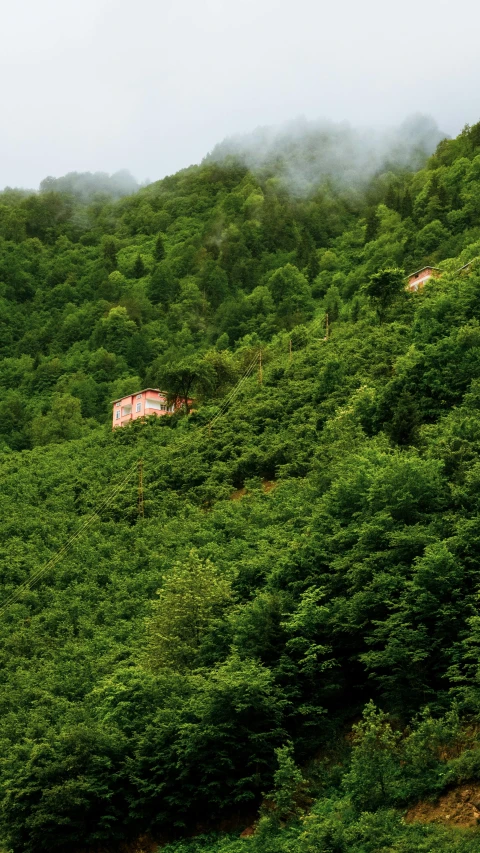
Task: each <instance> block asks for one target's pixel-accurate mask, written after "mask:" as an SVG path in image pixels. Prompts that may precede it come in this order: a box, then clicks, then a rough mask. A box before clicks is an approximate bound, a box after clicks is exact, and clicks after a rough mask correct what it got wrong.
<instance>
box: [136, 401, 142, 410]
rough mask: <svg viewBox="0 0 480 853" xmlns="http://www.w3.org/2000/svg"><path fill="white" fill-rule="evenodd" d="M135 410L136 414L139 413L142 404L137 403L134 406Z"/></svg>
mask: <svg viewBox="0 0 480 853" xmlns="http://www.w3.org/2000/svg"><path fill="white" fill-rule="evenodd" d="M135 408H136V410H137V412H139V411H140V409H141V408H142V404H141V403H137V405H136V407H135Z"/></svg>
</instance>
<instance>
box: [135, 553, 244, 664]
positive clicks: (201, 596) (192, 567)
mask: <svg viewBox="0 0 480 853" xmlns="http://www.w3.org/2000/svg"><path fill="white" fill-rule="evenodd" d="M158 596H159V598H158V600H157V601H155V602H154V604H153V607H152V616H151V617H150V619H149V621H148V627H147V634H148V660H149V664H150V666H151V667H152V669H154V670H157V669H162V668H164V667H169V668H172V669H174V670H177V671H179V672H181V671H182V670H184V669H185V668H191V667H192V666H193V665H194V663H195V660H196V657H197V655H198V653H199V650H200V647H201V642H202V638H203V636H204V634H205V632H206V631H207V630H208V628H209V626H210V625H211V623H212V620H214V619H215V618H217V619H219V618H220V617H221V615H222V612H223V611H224V610H225V608H226V607H227V606H228V604H229V603H230V599H231V590H230V584H229V582H228V580H227V579H226V578H223V577H222V576H221V575H219V573H218V571H217V570H216V569H215V566H214V565H213V564H212V563H211V562H210V560H205V561H202V560H200V559H199V557H198V553H197V552H195V551H193V550H192V551H191V552H190V554H189V555H188V558H187V561H186V562H185V563H184V564H179V563H176V564H174V565H173V566H172V568H171V569H170V571H169V573H168V575H167V576H166V578H165V582H164V585H163V587H162V588H161V589H160V590H158Z"/></svg>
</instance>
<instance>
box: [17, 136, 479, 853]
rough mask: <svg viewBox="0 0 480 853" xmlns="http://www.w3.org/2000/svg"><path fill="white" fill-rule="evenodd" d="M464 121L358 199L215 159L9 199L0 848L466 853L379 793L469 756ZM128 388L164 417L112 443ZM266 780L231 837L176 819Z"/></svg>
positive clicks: (474, 650)
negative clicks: (142, 838)
mask: <svg viewBox="0 0 480 853" xmlns="http://www.w3.org/2000/svg"><path fill="white" fill-rule="evenodd" d="M478 143H479V135H478V126H475V128H471V129H466V130H465V132H464V133H462V134H461V135H460V137H459V138H458V139H457V140H450V141H448V142H443V143H441V144H440V146H439V148H438V150H437V152H436V154H435V155H434V157H433V158H432V159H431V161H430V162H429V163H428V164H427V166H426V167H425V168H423V169H421V170H419V171H417V172H415V173H403V172H398V173H393V172H392V173H389V174H387V175H380V176H378V177H376V178H374V179H372V181H371V182H370V183H369V184H368V186H365V187H364V188H361V187H358V188H357V189H356V190H355V193H352V192H351V191H350V190H349V189H348V188H346V187H334V186H332V184H331V183H328V182H325V183H323V184H322V185H321V186H318V187H316V188H314V187H312V190H311V193H310V194H309V195H308V197H305V196H302V195H298V196H293V195H291V194H289V193H288V191H287V190H286V188H285V186H284V185H283V184H282V181H281V180H280V179H279V177H278V175H276V171H275V169H276V168H277V166H276V165H275V164H273V163H272V164H270V165H268V166H265V170H264V171H263V172H262V173H261V174H253V173H250V172H248V171H247V169H246V168H245V167H244V166H240V165H238V164H235V163H234V162H225V163H224V164H223V165H219V164H218V163H213V162H211V161H207V162H205V163H204V164H203V165H202V166H200V167H192V168H191V169H187V170H184V171H183V172H180V173H179V174H178V175H174V176H172V177H170V178H166V179H165V180H163V181H161V182H158V183H156V184H152V185H151V186H149V187H146V188H143V189H141V190H139V191H138V192H137V193H135V195H133V196H131V197H124V198H122V199H121V200H116V201H115V200H113V199H112V193H110V196H109V198H105V197H100V196H98V195H96V196H95V198H94V199H93V200H92V199H91V198H90V195H89V193H90V190H89V189H88V187H87V188H86V189H83V188H82V187H83V186H84V183H85V182H84V181H80V183H78V182H77V181H76V180H75V181H73V178H71V176H70V178H69V181H70V184H69V186H70V185H71V186H73V187H74V188H75V187H77V189H76V190H75V192H70V193H69V194H67V193H66V192H64V191H63V189H62V187H61V186H60V185H53V184H51V183H48V182H47V184H46V185H45V186H44V187H43V188H42V191H41V192H40V193H39V194H38V195H33V196H32V195H30V194H22V193H14V192H12V193H4V194H2V199H1V204H0V309H1V310H0V391H1V402H0V477H1V482H2V489H1V493H0V508H1V514H0V517H1V522H0V531H1V537H0V541H1V547H0V550H1V554H2V561H1V573H0V574H1V577H0V582H1V600H0V608H3V609H2V612H1V616H2V618H1V619H0V662H1V668H2V679H1V683H0V709H1V726H0V741H1V756H2V758H1V761H0V801H1V811H0V814H1V834H2V837H3V838H4V839H5V844H6V846H7V848H8V849H11V850H13V851H14V853H16V851H21V850H25V851H37V850H39V851H42V850H45V851H46V850H69V849H71V850H75V849H76V848H78V847H82V846H83V847H88V846H90V847H91V848H92V849H96V848H100V847H104V848H108V845H112V844H113V845H114V844H120V842H121V841H122V840H126V841H129V840H131V838H132V837H133V836H135V835H138V834H140V833H143V832H146V831H151V832H153V834H154V835H156V834H158V837H159V838H162V839H165V838H173V837H174V836H175V837H177V842H176V849H177V850H178V851H183V850H189V851H193V850H195V851H196V850H197V849H205V850H209V849H211V850H212V851H217V850H218V851H229V850H231V851H233V852H234V853H237V851H239V850H240V849H243V848H244V847H245V846H248V845H249V846H250V849H252V850H253V851H255V850H256V849H258V851H259V853H260V851H261V853H266V851H271V853H274V851H275V853H278V851H280V853H282V851H283V850H285V853H287V852H288V853H292V851H295V853H297V851H300V853H302V851H305V853H307V851H312V853H313V851H314V850H315V851H317V850H318V851H329V853H333V851H337V853H338V851H340V853H343V851H345V853H346V851H348V853H351V851H353V853H365V851H370V850H371V851H372V853H374V851H375V853H376V851H377V850H389V851H390V850H392V851H399V853H400V851H402V853H405V851H410V850H411V851H412V853H413V851H417V850H419V851H425V853H428V851H430V850H431V849H435V850H440V851H442V850H445V851H447V850H448V851H451V850H457V851H458V853H467V851H468V853H470V851H473V850H476V849H477V847H478V835H477V833H476V832H475V831H472V832H471V834H470V835H468V834H465V833H462V832H461V831H460V830H455V829H452V828H442V827H440V826H420V825H414V824H407V823H405V822H404V821H403V820H402V816H401V815H402V809H404V808H405V806H406V805H407V804H409V803H411V802H413V801H415V800H416V799H418V798H420V797H429V796H434V795H436V794H438V793H440V792H441V791H443V790H444V789H445V787H446V786H448V785H450V786H454V785H456V784H459V783H462V782H463V781H469V782H470V781H472V782H476V781H478V779H479V778H480V769H479V768H480V762H479V758H478V756H479V752H480V751H479V749H478V738H477V734H476V732H477V729H478V715H479V713H480V700H479V696H480V693H479V667H478V649H479V644H480V627H479V623H478V618H477V610H478V577H479V571H480V559H479V554H480V543H479V541H478V530H477V528H478V513H479V510H480V506H479V497H478V495H479V483H480V458H479V454H480V430H479V426H478V424H479V417H478V415H479V410H480V393H479V381H478V376H479V370H480V331H479V329H480V303H479V299H478V292H479V285H480V274H479V267H478V265H475V263H474V264H472V265H470V266H468V262H469V261H471V260H472V258H475V257H476V256H477V255H478V254H479V251H480V232H479V231H478V196H479V182H480V161H479V156H480V155H479V144H478ZM277 165H278V164H277ZM67 177H68V176H67ZM72 181H73V183H72ZM87 184H88V182H87ZM87 190H88V192H87ZM85 194H86V195H85ZM87 196H88V200H87ZM427 262H428V263H435V264H436V265H437V266H438V265H439V266H440V267H441V268H442V269H443V274H442V276H441V277H440V278H437V279H435V280H432V281H430V282H429V283H428V284H427V285H426V286H425V288H424V289H423V291H421V292H419V293H417V294H412V295H408V296H407V294H406V292H405V290H404V278H403V271H402V270H403V269H405V270H406V271H408V270H412V269H416V268H418V267H419V266H421V265H422V264H423V263H427ZM466 264H467V267H465V265H466ZM460 268H462V270H460ZM375 313H376V315H377V317H378V319H379V320H380V321H381V322H376V321H375ZM326 314H328V335H327V334H326V325H325V324H326V318H325V315H326ZM260 352H261V354H262V370H261V373H260V370H259V364H258V360H259V354H260ZM255 359H256V361H255ZM145 385H152V386H159V387H162V390H164V391H165V392H167V393H168V394H169V395H170V397H171V399H172V400H173V399H177V400H181V401H183V402H184V404H185V407H184V411H183V412H179V413H177V414H175V415H169V416H165V417H161V418H152V419H147V420H138V421H135V422H134V423H132V424H131V425H130V426H129V427H127V428H125V429H119V430H114V431H112V430H111V402H110V401H111V400H112V399H116V398H118V397H120V396H121V395H123V394H126V393H132V392H135V391H136V390H139V389H140V388H141V387H144V386H145ZM192 399H194V400H195V404H194V405H193V406H191V411H188V410H189V408H190V401H191V400H192ZM139 459H142V460H143V472H144V477H143V483H142V493H143V494H142V495H141V496H143V503H142V502H141V501H140V502H139V483H138V479H137V470H138V465H137V463H138V460H139ZM139 509H140V510H141V511H140V512H139ZM94 512H96V514H93V513H94ZM67 543H68V544H67ZM65 546H66V547H65ZM157 591H158V594H157ZM370 697H371V700H372V701H371V702H370V703H369V704H368V705H367V708H366V710H365V712H364V717H363V718H362V721H361V722H360V723H358V722H357V723H356V725H355V728H354V732H353V739H352V737H351V736H350V734H349V732H350V730H351V727H352V723H353V722H355V720H357V721H358V719H359V717H360V715H361V713H362V709H363V708H364V706H365V703H366V702H367V701H368V699H369V698H370ZM455 702H458V708H459V709H460V710H459V711H457V706H456V705H455ZM459 714H460V716H459ZM293 755H295V761H294V759H293ZM319 756H320V758H319ZM300 768H301V769H300ZM304 779H305V781H306V783H308V786H309V790H310V791H311V792H312V797H313V798H314V801H313V803H310V802H309V800H308V798H307V797H306V796H305V790H306V787H305V786H304V782H303V780H304ZM267 791H273V792H274V795H273V800H274V801H275V804H276V808H270V809H269V808H268V803H267V804H265V807H264V809H263V810H262V812H261V814H262V816H261V819H260V820H259V822H258V827H257V830H256V833H255V834H254V835H253V836H252V837H251V838H245V839H243V838H242V839H240V838H238V837H231V836H220V835H218V836H217V835H216V836H215V837H214V838H212V837H211V836H210V837H207V838H205V839H203V840H201V839H197V838H196V837H195V839H194V840H192V841H188V842H186V841H181V840H179V836H180V835H181V834H182V833H183V834H184V835H185V834H187V833H193V832H196V833H198V831H199V829H210V828H215V827H218V826H219V825H220V823H221V822H222V821H232V820H233V816H235V815H236V816H237V819H238V820H239V821H240V822H241V821H242V820H245V823H247V822H249V823H252V822H253V821H254V819H255V816H256V815H258V810H259V809H260V808H261V804H262V798H263V796H264V794H265V792H267ZM284 824H285V825H284ZM224 825H230V826H231V825H232V824H231V823H230V824H229V823H227V824H224ZM475 845H476V846H475ZM167 849H168V848H167ZM171 849H174V848H171Z"/></svg>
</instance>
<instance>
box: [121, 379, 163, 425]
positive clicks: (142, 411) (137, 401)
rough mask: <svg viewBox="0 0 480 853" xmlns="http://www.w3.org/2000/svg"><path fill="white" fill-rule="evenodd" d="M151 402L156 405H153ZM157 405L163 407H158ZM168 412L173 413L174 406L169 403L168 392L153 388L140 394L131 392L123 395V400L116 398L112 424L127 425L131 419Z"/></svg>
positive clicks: (158, 415) (159, 415)
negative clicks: (163, 392)
mask: <svg viewBox="0 0 480 853" xmlns="http://www.w3.org/2000/svg"><path fill="white" fill-rule="evenodd" d="M149 403H154V404H156V405H154V406H152V405H149ZM157 406H159V407H160V406H161V407H162V408H157ZM137 407H138V408H137ZM163 407H164V408H163ZM118 413H119V414H118ZM168 414H172V407H171V406H169V405H168V403H167V396H166V394H162V393H161V391H154V390H153V388H151V389H147V390H146V391H142V392H141V393H140V394H129V395H127V396H126V397H122V399H121V400H116V401H115V402H114V404H113V414H112V426H113V428H115V427H119V426H125V424H127V423H129V422H130V421H136V420H137V418H144V417H149V416H150V415H156V416H157V417H161V416H162V415H168Z"/></svg>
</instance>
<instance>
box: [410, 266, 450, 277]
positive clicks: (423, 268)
mask: <svg viewBox="0 0 480 853" xmlns="http://www.w3.org/2000/svg"><path fill="white" fill-rule="evenodd" d="M425 270H435V272H442V270H441V269H440V267H431V266H426V267H422V268H421V270H415V272H411V273H409V274H408V278H412V276H414V275H420V273H421V272H425Z"/></svg>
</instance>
